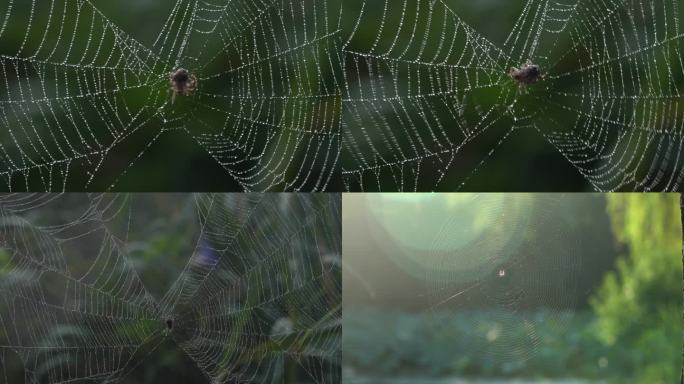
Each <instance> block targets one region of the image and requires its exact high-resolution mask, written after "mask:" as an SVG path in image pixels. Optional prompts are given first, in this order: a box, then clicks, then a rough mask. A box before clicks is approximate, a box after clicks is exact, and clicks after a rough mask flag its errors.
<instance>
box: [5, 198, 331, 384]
mask: <svg viewBox="0 0 684 384" xmlns="http://www.w3.org/2000/svg"><path fill="white" fill-rule="evenodd" d="M163 199H167V200H166V202H167V203H168V202H169V201H173V202H175V203H177V204H176V205H174V204H162V206H160V208H159V210H160V211H162V212H165V214H163V215H161V217H159V216H158V214H159V211H157V212H156V213H157V216H155V215H151V214H149V213H150V212H154V211H153V210H150V207H151V206H154V205H155V204H156V203H155V201H157V200H155V199H154V196H152V198H151V197H150V196H149V195H111V194H104V195H94V196H86V195H69V194H67V195H53V194H38V195H25V194H20V195H5V196H2V197H1V198H0V220H1V221H0V222H1V224H2V237H1V239H2V250H3V251H4V252H3V255H2V257H0V276H1V277H2V278H0V291H2V298H1V299H0V382H7V383H9V382H13V383H14V382H17V381H16V380H17V376H16V374H17V372H16V371H17V370H20V371H23V374H22V376H20V377H23V378H24V380H25V382H27V383H38V382H41V383H44V382H45V383H65V382H118V381H125V380H126V377H127V376H128V375H130V374H131V372H132V371H134V370H135V368H137V367H138V366H140V365H142V364H145V358H146V357H147V356H149V355H150V354H152V353H153V352H154V350H155V349H156V348H157V347H158V346H159V345H160V344H161V343H162V342H164V341H168V340H172V341H173V343H175V344H176V345H177V346H178V347H179V348H180V349H182V350H183V351H184V352H185V354H187V356H189V357H190V358H191V359H192V361H193V362H194V363H195V364H196V366H197V367H198V368H199V369H201V371H202V373H203V374H204V375H205V376H206V378H207V379H208V381H207V382H211V383H229V382H230V383H234V382H240V383H250V382H254V383H262V382H290V381H286V378H287V377H289V378H290V379H292V376H291V375H292V373H293V372H294V373H296V374H297V375H298V376H297V379H296V380H297V382H301V383H337V382H339V380H340V371H339V359H340V352H339V339H340V336H341V328H340V318H341V273H340V264H341V259H340V257H341V253H340V252H341V249H340V241H341V223H340V207H341V204H340V198H339V196H335V195H320V196H308V197H300V196H296V195H279V196H276V195H263V196H255V195H223V194H217V195H213V194H200V195H195V196H192V197H190V198H185V197H184V196H181V195H167V196H166V197H163ZM179 201H180V203H179ZM183 202H185V203H183ZM183 209H186V210H188V209H189V210H190V211H192V212H194V219H195V221H194V222H189V223H188V222H187V220H186V221H185V222H181V223H180V224H179V225H180V226H181V227H182V228H185V230H187V229H188V228H192V229H193V230H192V231H189V232H188V233H192V236H190V240H194V243H192V244H194V245H192V244H190V243H188V242H187V241H184V240H187V239H183V244H186V245H187V247H188V251H189V252H190V254H189V256H187V257H185V260H184V261H183V263H182V264H184V266H183V267H182V268H181V270H182V272H181V273H180V274H179V275H178V277H177V279H175V280H173V281H172V280H171V279H169V286H170V288H169V289H168V290H166V291H165V292H163V293H162V294H161V295H159V296H160V297H157V295H155V292H151V291H150V290H149V288H150V287H148V285H146V284H145V283H144V280H145V279H144V277H145V275H144V273H142V274H141V270H140V268H139V267H137V265H138V264H139V263H140V259H139V258H138V256H140V255H139V254H138V252H139V251H140V250H141V249H144V247H142V246H141V244H143V245H144V244H146V243H147V242H148V241H147V240H149V239H146V236H148V235H149V234H148V233H146V232H145V229H149V228H151V227H154V226H160V225H162V226H163V225H164V223H166V221H168V220H170V218H171V217H173V216H174V215H176V213H177V212H179V211H182V210H183ZM138 212H141V213H140V214H138ZM146 212H147V214H146ZM191 221H192V220H191ZM160 223H161V224H160ZM181 239H182V238H181ZM150 241H151V240H150ZM173 256H174V255H164V259H162V261H161V262H160V264H161V265H158V266H155V267H154V268H153V270H155V271H156V270H168V268H166V265H167V264H170V263H172V260H173ZM167 319H172V321H173V324H174V325H173V326H172V329H171V330H169V329H168V327H167V325H166V321H167ZM18 366H20V367H22V369H19V368H18ZM13 370H14V371H13ZM286 372H288V373H287V376H285V374H286ZM13 375H15V376H13Z"/></svg>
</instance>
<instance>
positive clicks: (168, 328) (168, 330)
mask: <svg viewBox="0 0 684 384" xmlns="http://www.w3.org/2000/svg"><path fill="white" fill-rule="evenodd" d="M164 325H166V329H164V333H165V334H167V335H168V334H169V333H171V332H173V327H174V325H175V321H174V320H173V318H172V317H167V318H166V320H165V321H164Z"/></svg>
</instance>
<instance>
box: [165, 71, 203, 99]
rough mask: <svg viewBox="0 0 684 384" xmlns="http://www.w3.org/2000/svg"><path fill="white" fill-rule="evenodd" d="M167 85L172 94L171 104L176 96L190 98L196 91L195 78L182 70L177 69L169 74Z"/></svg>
mask: <svg viewBox="0 0 684 384" xmlns="http://www.w3.org/2000/svg"><path fill="white" fill-rule="evenodd" d="M169 84H170V85H171V92H173V95H172V96H171V104H173V103H174V102H175V101H176V95H183V96H190V95H192V93H193V92H194V91H195V90H197V78H196V77H195V75H193V74H192V73H190V72H189V71H188V70H187V69H184V68H178V69H177V70H176V71H175V72H171V73H169Z"/></svg>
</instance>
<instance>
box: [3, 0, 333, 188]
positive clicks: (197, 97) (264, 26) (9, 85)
mask: <svg viewBox="0 0 684 384" xmlns="http://www.w3.org/2000/svg"><path fill="white" fill-rule="evenodd" d="M339 7H340V5H339V4H338V5H335V2H329V1H326V0H234V1H228V0H209V1H198V0H178V1H176V2H175V4H174V5H173V8H172V10H171V12H170V14H169V16H168V18H167V19H166V22H165V23H164V25H163V28H162V30H161V31H160V32H159V34H158V36H157V38H156V41H155V42H154V44H152V45H151V46H146V45H143V44H142V43H140V42H138V41H137V40H136V39H134V38H133V37H132V36H131V34H129V33H128V32H127V31H125V30H122V29H121V28H120V27H119V26H117V25H116V24H115V23H114V22H113V21H111V20H110V19H109V18H108V17H107V15H105V14H103V12H101V11H100V10H99V9H98V8H97V6H96V5H95V4H94V3H93V1H89V0H48V1H38V0H30V1H18V0H7V1H4V2H2V4H0V87H1V88H2V91H0V128H1V129H0V131H1V132H0V185H2V188H3V189H5V190H31V191H43V190H46V191H61V190H79V191H80V190H84V189H86V190H98V191H102V190H116V189H118V188H117V186H118V185H119V183H120V182H121V178H122V177H123V176H126V175H127V173H129V170H131V168H132V167H134V166H136V165H137V164H139V163H141V162H145V161H146V153H147V152H149V150H150V148H152V147H153V146H155V144H156V143H158V142H160V141H162V139H163V138H164V137H165V135H168V134H179V132H180V133H181V134H185V135H186V137H187V138H188V144H187V145H188V146H189V147H192V146H199V147H201V148H202V149H203V150H204V151H206V154H207V155H208V156H210V157H211V158H212V159H213V160H214V161H215V162H216V163H218V164H219V165H220V167H222V168H223V169H225V172H226V177H227V178H230V179H231V180H233V181H234V182H235V183H236V185H238V186H239V187H240V189H242V190H258V191H263V190H275V191H282V190H292V191H294V190H305V191H319V190H325V189H327V188H328V186H329V184H330V183H331V177H332V175H333V174H334V173H335V170H336V169H338V168H339V166H338V157H339V153H340V149H339V146H340V142H339V134H340V132H339V127H340V110H341V98H340V96H339V91H338V90H339V89H340V86H339V81H340V79H339V78H337V76H339V75H340V71H339V69H340V66H339V59H338V58H339V54H338V52H339V51H340V48H339V44H337V41H339V39H338V38H337V34H338V31H339V25H338V24H339V18H340V9H339ZM178 68H186V69H188V70H189V71H190V73H192V74H193V75H195V76H196V77H197V79H198V89H197V90H196V91H195V92H194V94H193V95H191V96H187V97H178V98H176V101H175V102H174V103H173V104H172V103H171V97H170V94H169V73H170V72H172V71H175V70H176V69H178ZM169 152H170V151H169ZM165 155H168V156H175V154H174V153H166V154H165ZM158 171H159V172H162V171H163V170H158Z"/></svg>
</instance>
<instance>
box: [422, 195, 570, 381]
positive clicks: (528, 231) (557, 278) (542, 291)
mask: <svg viewBox="0 0 684 384" xmlns="http://www.w3.org/2000/svg"><path fill="white" fill-rule="evenodd" d="M563 198H564V197H562V195H558V196H554V195H546V196H535V197H531V196H528V195H515V194H514V195H507V196H505V197H504V198H503V201H502V200H501V199H500V196H495V195H486V194H485V195H475V196H473V198H472V199H471V201H470V202H469V204H468V206H467V207H463V208H462V209H461V210H462V211H467V210H473V211H476V212H478V217H479V218H480V219H481V220H483V221H484V222H487V223H489V224H488V225H487V228H485V229H484V230H482V231H479V232H478V231H473V233H466V232H468V231H471V230H472V229H464V228H463V227H462V225H460V224H459V223H462V222H461V221H459V219H458V218H456V217H455V218H454V219H453V220H451V221H447V222H446V223H445V224H444V225H443V226H442V229H441V230H440V231H439V232H438V233H437V234H436V235H435V238H434V241H433V244H434V248H435V249H436V250H438V249H445V246H447V245H448V249H452V250H451V251H449V252H448V253H445V252H442V251H435V252H434V255H433V259H434V260H437V261H436V262H435V263H436V266H435V268H433V269H432V270H431V272H430V273H429V274H428V276H426V281H429V282H430V283H429V285H430V287H429V289H428V292H430V296H429V304H430V313H431V314H432V316H431V317H432V321H433V324H432V326H435V327H444V328H445V329H452V331H454V330H453V327H457V328H458V329H457V330H455V331H454V332H458V333H459V335H460V336H459V337H461V338H462V339H461V340H463V344H464V345H468V351H467V355H468V356H470V357H474V358H476V359H482V360H483V361H485V360H486V361H492V362H493V363H494V364H496V365H497V366H501V367H503V369H504V370H506V367H507V366H508V367H519V366H520V365H524V364H525V363H526V362H527V361H528V360H530V359H531V358H533V357H534V355H535V353H536V352H537V350H538V347H539V345H541V344H542V343H547V344H548V340H543V338H544V337H557V335H562V334H563V333H564V332H566V331H567V329H568V327H569V325H570V324H572V321H573V320H574V316H575V309H576V307H577V306H578V305H579V303H578V302H576V301H577V300H578V299H577V298H578V291H579V290H580V287H579V280H580V279H579V278H580V276H581V274H582V265H581V257H578V256H579V255H578V254H577V252H578V249H579V248H580V247H579V244H578V243H577V241H578V238H577V236H576V234H575V232H574V229H573V226H571V225H569V223H567V222H566V221H565V220H564V219H563V217H561V216H560V215H559V214H558V212H557V207H558V203H559V202H560V199H563ZM461 214H467V212H461ZM455 216H457V215H455ZM542 229H543V233H544V235H543V236H539V235H538V234H537V233H538V232H542ZM463 239H467V241H463ZM559 244H560V245H561V246H560V247H561V248H562V249H559ZM472 308H485V309H484V310H482V309H480V311H479V316H478V317H471V318H470V319H471V320H470V321H469V322H467V323H464V322H459V321H458V319H459V316H468V315H467V313H468V309H472ZM540 308H541V309H543V310H544V311H545V313H546V315H545V316H540V315H539V311H538V310H539V309H540ZM534 309H537V310H534ZM464 313H465V315H464ZM539 328H543V329H544V331H543V333H541V332H539V331H538V329H539Z"/></svg>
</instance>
